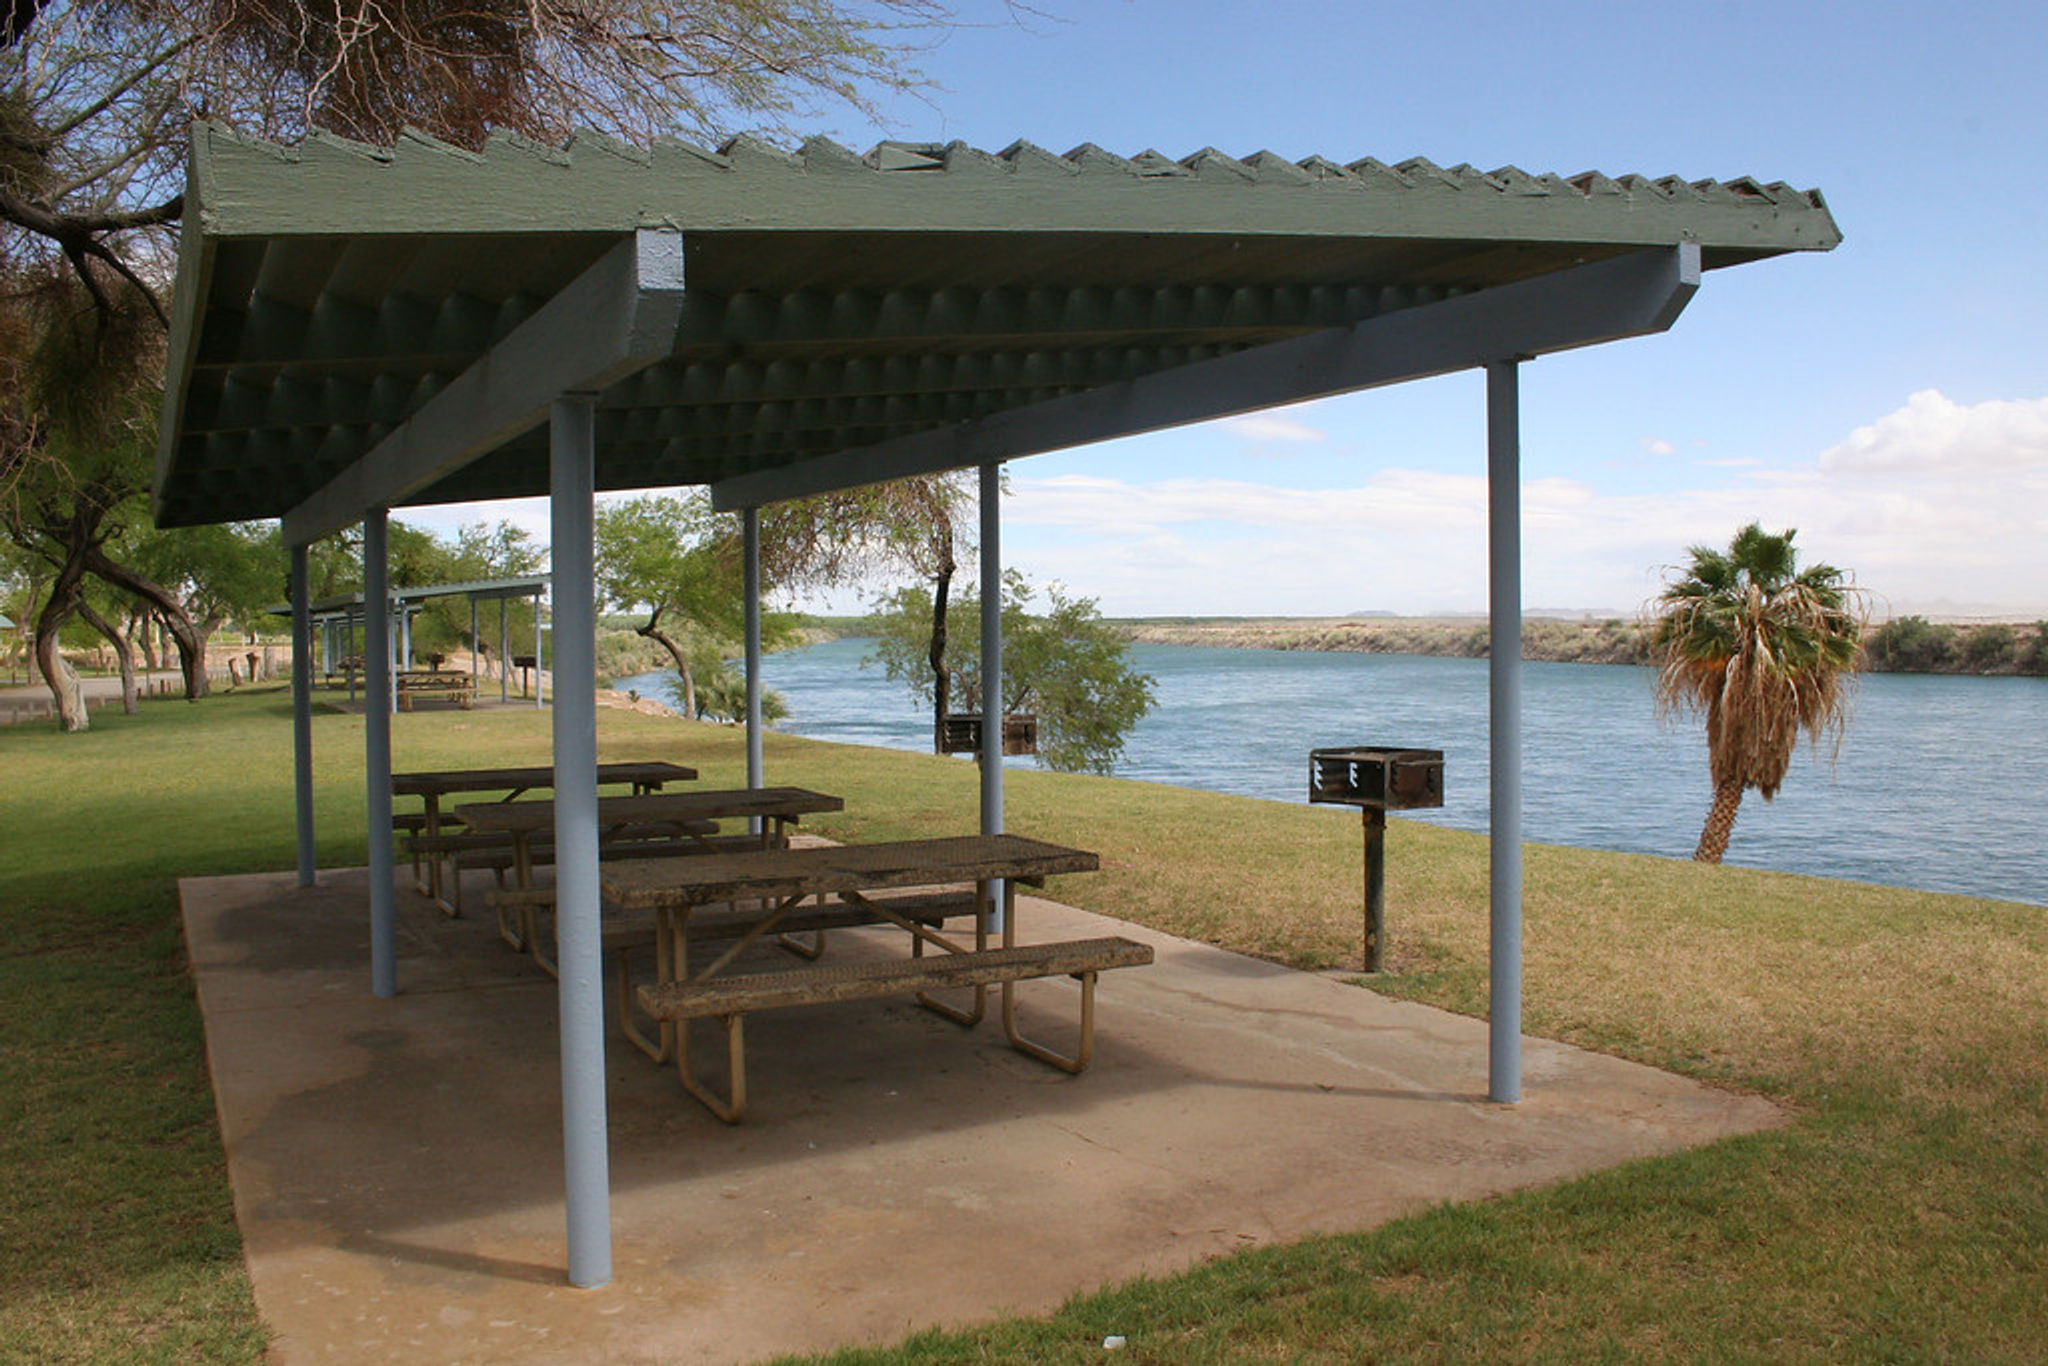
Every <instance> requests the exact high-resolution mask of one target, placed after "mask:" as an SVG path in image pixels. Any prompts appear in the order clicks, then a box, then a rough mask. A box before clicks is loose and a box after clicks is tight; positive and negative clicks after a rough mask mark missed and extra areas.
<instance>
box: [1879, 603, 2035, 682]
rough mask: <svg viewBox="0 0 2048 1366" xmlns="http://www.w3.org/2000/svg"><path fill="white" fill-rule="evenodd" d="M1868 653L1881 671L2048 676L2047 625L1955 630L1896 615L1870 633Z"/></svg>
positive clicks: (1990, 625) (1973, 627)
mask: <svg viewBox="0 0 2048 1366" xmlns="http://www.w3.org/2000/svg"><path fill="white" fill-rule="evenodd" d="M1868 651H1869V657H1870V668H1871V669H1872V670H1873V671H1874V672H1877V673H1917V674H2037V675H2038V674H2048V621H2043V622H2036V623H2034V624H2033V625H2032V626H2018V627H2016V626H2010V625H2007V624H2005V623H2003V622H1992V623H1989V624H1986V625H1965V626H1956V625H1949V624H1947V623H1944V622H1933V621H1929V620H1927V619H1926V618H1925V617H1894V618H1893V619H1892V620H1890V621H1888V622H1886V623H1885V624H1884V625H1882V626H1880V627H1878V628H1877V630H1875V631H1874V632H1872V633H1871V636H1870V640H1869V642H1868Z"/></svg>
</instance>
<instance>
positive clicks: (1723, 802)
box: [1692, 778, 1742, 863]
mask: <svg viewBox="0 0 2048 1366" xmlns="http://www.w3.org/2000/svg"><path fill="white" fill-rule="evenodd" d="M1741 805H1742V780H1741V779H1740V778H1731V779H1729V780H1728V781H1727V782H1725V783H1722V784H1721V785H1720V786H1718V787H1716V788H1715V789H1714V804H1713V805H1712V806H1711V807H1709V808H1707V823H1706V826H1705V827H1704V828H1703V829H1701V831H1700V847H1699V848H1697V849H1695V850H1694V851H1693V855H1692V856H1693V860H1694V861H1695V862H1697V863H1719V862H1720V861H1721V856H1722V855H1723V854H1725V853H1727V852H1728V837H1729V836H1730V835H1732V834H1734V833H1735V812H1736V810H1737V809H1738V808H1739V807H1740V806H1741Z"/></svg>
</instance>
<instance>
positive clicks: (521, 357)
mask: <svg viewBox="0 0 2048 1366" xmlns="http://www.w3.org/2000/svg"><path fill="white" fill-rule="evenodd" d="M682 302H683V243H682V235H681V234H680V233H676V232H672V231H667V230H661V229H651V228H643V229H641V230H640V231H638V232H636V233H634V234H633V235H632V236H631V237H629V238H627V239H626V240H624V241H622V242H620V243H619V245H618V246H616V247H614V248H613V249H612V250H611V251H609V252H607V253H606V254H605V255H604V256H603V257H601V258H599V260H598V262H597V263H596V264H595V265H593V266H591V267H590V268H589V269H588V270H586V271H584V272H583V274H582V275H579V276H578V277H577V278H576V279H575V280H573V281H571V282H570V283H569V285H567V286H566V287H565V288H564V289H563V290H562V292H561V293H559V294H557V295H556V296H555V297H554V298H552V299H550V300H549V301H548V302H547V303H546V304H545V305H543V306H542V307H541V308H540V310H539V311H538V312H536V313H535V314H534V315H533V316H532V317H530V318H528V319H527V320H526V321H525V322H523V323H521V324H519V325H518V326H517V327H515V328H513V329H512V331H511V332H510V333H508V334H507V335H506V337H505V339H504V340H503V341H501V342H499V343H498V344H497V345H496V346H493V347H492V348H491V349H490V350H489V351H487V352H485V353H484V355H483V356H481V357H480V358H479V359H478V360H477V362H476V363H475V364H474V365H472V366H470V367H469V369H467V370H465V371H464V372H463V373H462V375H461V376H460V377H459V378H457V379H455V380H454V381H452V382H451V383H450V384H449V385H448V386H447V387H446V388H444V389H442V390H441V391H440V392H439V393H437V394H435V395H434V397H433V398H431V399H429V400H428V401H427V403H426V404H425V406H423V407H422V408H421V409H420V410H419V411H418V412H416V413H414V414H413V416H412V417H411V418H409V419H408V420H407V421H406V422H405V423H404V425H402V426H401V427H399V429H398V430H397V431H395V432H393V433H392V434H391V435H390V436H388V437H386V438H385V439H384V440H383V441H381V442H379V443H378V444H377V445H376V446H375V447H373V448H372V449H371V450H370V451H369V452H368V453H366V454H365V455H364V456H363V458H362V459H361V460H359V461H357V462H356V463H355V464H354V465H352V466H350V467H349V468H348V470H347V471H345V472H344V473H342V474H341V475H338V476H337V477H336V478H334V479H333V480H331V481H330V482H329V483H328V484H327V486H326V487H325V488H323V489H321V490H320V491H319V492H318V493H316V494H314V495H313V496H312V497H311V498H308V499H307V500H306V501H305V502H303V503H301V504H299V506H297V507H296V508H294V509H292V510H291V511H290V512H289V513H287V514H285V517H284V540H285V543H286V544H287V545H301V544H304V543H306V542H309V541H313V540H317V539H318V538H319V537H321V536H324V535H326V534H328V533H329V532H332V531H336V530H338V529H340V528H341V527H343V526H345V525H347V524H348V523H349V522H351V521H353V520H355V519H356V518H357V517H359V516H361V515H362V510H363V509H364V508H365V507H372V506H388V505H390V504H392V503H397V502H401V501H403V500H404V499H405V498H406V497H407V496H408V495H410V494H413V493H416V492H418V491H419V490H420V489H423V488H425V487H427V486H428V485H429V484H432V483H433V482H434V481H435V480H437V479H439V478H440V477H441V476H442V475H444V474H446V473H448V472H449V471H450V470H454V469H458V468H460V467H461V466H463V465H465V464H467V463H469V462H470V461H472V460H475V459H477V458H478V457H479V456H482V455H484V454H486V453H487V452H489V451H490V450H491V449H492V448H494V447H496V446H498V445H500V444H502V443H503V442H505V441H508V440H510V439H511V438H512V437H514V436H517V435H519V434H520V433H521V432H524V431H527V430H529V429H530V428H532V427H535V426H537V425H539V424H540V423H541V422H542V421H543V420H545V419H546V417H547V405H548V403H549V401H550V400H551V399H553V398H554V397H555V396H556V395H558V394H564V393H569V392H572V391H580V390H586V389H588V390H595V389H601V388H602V387H604V386H605V385H606V384H609V383H611V382H612V381H614V380H617V379H620V378H622V377H623V376H625V375H628V374H630V373H632V372H633V371H634V370H637V369H639V368H640V367H641V366H644V365H648V364H651V363H652V362H654V361H656V360H658V359H660V358H661V357H663V356H666V355H668V354H669V351H670V349H671V348H672V347H673V346H674V344H675V328H676V319H677V317H678V316H679V314H680V312H681V309H682Z"/></svg>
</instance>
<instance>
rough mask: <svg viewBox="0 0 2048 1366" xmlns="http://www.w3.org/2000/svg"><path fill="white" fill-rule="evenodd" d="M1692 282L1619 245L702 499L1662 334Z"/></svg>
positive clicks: (1005, 450)
mask: <svg viewBox="0 0 2048 1366" xmlns="http://www.w3.org/2000/svg"><path fill="white" fill-rule="evenodd" d="M1699 281H1700V249H1699V246H1698V245H1697V244H1696V243H1691V242H1685V243H1680V244H1678V245H1677V246H1674V247H1669V248H1650V249H1647V250H1643V251H1636V252H1631V253H1629V254H1627V255H1625V256H1617V257H1613V258H1611V259H1608V260H1604V261H1597V262H1594V263H1592V264H1589V265H1583V266H1575V267H1573V268H1571V269H1569V270H1563V271H1557V272H1555V273H1553V274H1549V275H1543V276H1538V277H1536V278H1535V279H1530V280H1523V281H1520V282H1517V283H1515V284H1508V285H1500V286H1498V287H1496V288H1492V289H1484V290H1479V291H1476V292H1474V293H1471V294H1464V295H1460V296H1458V297H1455V298H1451V299H1446V300H1444V301H1443V302H1441V303H1437V304H1431V305H1428V306H1425V307H1417V308H1407V309H1400V310H1397V311H1395V312H1392V313H1388V314H1384V315H1382V316H1380V317H1376V318H1371V319H1368V320H1366V321H1364V322H1361V323H1358V324H1356V325H1354V326H1351V327H1347V328H1331V329H1327V330H1324V331H1319V332H1314V333H1310V334H1308V335H1306V336H1301V337H1294V338H1290V339H1288V340H1286V341H1279V342H1274V343H1272V344H1270V345H1266V346H1258V347H1253V348H1252V349H1250V350H1246V351H1240V352H1236V353H1234V354H1232V355H1228V356H1222V357H1218V358H1217V359H1214V360H1209V361H1203V362H1200V363H1197V364H1194V365H1188V366H1182V367H1180V368H1178V369H1174V370H1168V371H1162V372H1160V373H1156V374H1151V375H1144V376H1140V377H1139V378H1137V379H1134V380H1129V381H1126V382H1123V383H1120V384H1113V385H1109V386H1106V387H1104V388H1100V389H1093V390H1089V391H1087V392H1085V393H1080V394H1073V395H1068V396H1065V397H1060V398H1054V399H1051V400H1049V401H1046V402H1043V403H1039V404H1034V405H1032V406H1030V407H1026V408H1020V409H1015V410H1012V411H1009V412H1003V413H998V414H995V415H993V416H991V417H987V418H983V419H981V420H980V421H977V422H970V423H965V424H962V425H959V426H954V427H947V428H943V429H941V430H937V431H930V432H920V433H916V434H914V435H910V436H904V437H898V438H895V439H892V440H886V441H881V442H878V443H876V444H874V445H870V446H866V447H863V448H860V449H851V450H846V449H842V450H840V451H837V452H834V453H833V454H830V455H825V456H820V457H817V458H815V459H810V460H800V461H795V462H792V463H790V464H787V465H782V466H778V467H775V468H772V469H763V470H759V471H756V472H754V473H751V474H744V475H739V476H737V477H735V478H732V479H727V480H723V481H721V482H719V483H716V484H713V485H712V486H711V500H712V506H714V507H716V508H719V509H722V510H732V509H735V508H745V507H757V506H759V505H761V504H763V503H772V502H777V501H780V500H782V499H786V498H802V497H807V496H809V495H811V494H816V493H823V492H827V491H830V490H834V489H842V488H853V487H857V486H859V485H863V484H877V483H882V482H884V481H886V480H890V479H901V478H904V477H906V476H909V475H916V474H930V473H935V472H937V471H940V470H949V469H961V468H965V467H967V466H970V465H985V464H992V463H996V462H1000V461H1004V460H1009V459H1013V458H1015V457H1018V456H1025V455H1035V454H1039V453H1041V452H1044V451H1052V450H1062V449H1065V448H1068V447H1072V446H1080V445H1087V444H1091V443H1093V442H1097V441H1104V440H1108V439H1110V438H1112V437H1118V436H1130V435H1135V434H1137V433H1139V432H1152V431H1161V430H1164V429H1166V428H1169V427H1179V426H1185V425H1187V424H1189V423H1194V422H1206V421H1209V420H1211V419H1214V418H1220V417H1230V416H1233V415H1235V414H1238V413H1246V412H1254V411H1257V410H1259V409H1262V408H1270V407H1277V406H1279V405H1282V404H1287V403H1299V402H1303V401H1305V400H1307V399H1312V398H1326V397H1329V396H1330V395H1333V394H1342V393H1353V392H1356V391H1358V390H1361V389H1372V388H1378V387H1380V386H1383V385H1388V384H1398V383H1402V382H1404V381H1407V380H1414V379H1423V378H1427V377H1429V376H1432V375H1442V374H1450V373H1452V372H1454V371H1457V370H1468V369H1472V368H1474V367H1477V366H1481V365H1485V364H1486V363H1487V362H1489V361H1495V360H1504V359H1508V358H1512V357H1527V356H1540V355H1545V354H1548V353H1550V352H1553V351H1565V350H1571V349H1573V348H1576V347H1581V346H1591V345H1594V344H1596V343H1599V342H1606V341H1616V340H1619V339H1621V338H1623V337H1632V336H1643V335H1646V334H1649V333H1654V332H1662V331H1664V330H1665V329H1666V328H1668V327H1670V326H1671V324H1672V323H1673V322H1675V321H1676V320H1677V318H1678V315H1679V313H1680V312H1682V311H1683V310H1684V308H1685V306H1686V304H1687V303H1688V302H1690V300H1691V299H1692V296H1693V294H1694V293H1695V292H1696V291H1697V290H1698V288H1699Z"/></svg>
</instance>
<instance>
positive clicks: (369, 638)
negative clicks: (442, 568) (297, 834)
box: [363, 508, 398, 996]
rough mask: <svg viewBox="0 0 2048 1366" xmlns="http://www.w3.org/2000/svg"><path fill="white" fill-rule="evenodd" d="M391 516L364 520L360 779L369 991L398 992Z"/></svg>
mask: <svg viewBox="0 0 2048 1366" xmlns="http://www.w3.org/2000/svg"><path fill="white" fill-rule="evenodd" d="M389 517H390V514H389V513H388V512H387V511H386V510H385V509H383V508H372V509H370V513H369V515H368V516H367V517H365V518H363V605H364V607H365V608H366V609H368V616H367V618H366V620H365V623H364V626H365V630H364V638H363V674H364V678H363V721H364V725H363V770H364V773H363V781H364V782H365V783H367V784H368V785H369V794H368V795H369V806H370V990H371V991H373V992H375V993H376V994H377V995H379V996H396V995H397V994H398V894H397V891H396V889H395V888H394V887H393V885H392V884H393V876H394V869H393V867H392V841H393V839H394V836H393V834H392V831H391V564H390V556H389V551H388V547H389V541H388V533H389V526H388V519H389Z"/></svg>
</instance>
